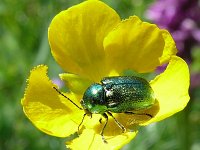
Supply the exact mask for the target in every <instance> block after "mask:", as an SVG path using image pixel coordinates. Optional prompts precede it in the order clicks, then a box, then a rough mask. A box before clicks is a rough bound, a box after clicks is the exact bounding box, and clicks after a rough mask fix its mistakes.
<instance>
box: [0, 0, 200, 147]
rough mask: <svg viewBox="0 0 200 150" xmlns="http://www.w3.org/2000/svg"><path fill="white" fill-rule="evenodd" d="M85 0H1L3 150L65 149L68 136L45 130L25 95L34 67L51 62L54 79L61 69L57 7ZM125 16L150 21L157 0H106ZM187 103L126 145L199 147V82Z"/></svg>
mask: <svg viewBox="0 0 200 150" xmlns="http://www.w3.org/2000/svg"><path fill="white" fill-rule="evenodd" d="M80 2H81V0H56V1H55V0H29V1H27V0H17V1H14V0H1V1H0V150H64V149H65V141H66V140H67V138H64V139H61V138H56V137H52V136H49V135H46V134H44V133H42V132H40V131H39V130H37V129H36V128H35V127H34V126H33V125H32V124H31V122H30V121H29V120H28V119H27V118H26V117H25V115H24V114H23V110H22V107H21V104H20V99H21V98H22V97H23V94H24V89H25V85H26V79H27V77H28V75H29V71H30V70H31V69H32V68H33V67H34V66H36V65H38V64H47V65H48V66H49V76H50V78H57V77H58V73H61V72H62V70H61V69H60V67H59V66H58V65H57V64H56V62H55V61H54V59H53V58H52V55H51V53H50V49H49V44H48V39H47V30H48V25H49V23H50V21H51V19H52V18H53V16H55V15H56V14H57V13H58V12H60V11H61V10H64V9H66V8H68V7H70V6H72V5H74V4H78V3H80ZM104 2H106V3H107V4H108V5H110V6H111V7H112V8H114V9H115V10H116V11H117V12H118V13H119V15H120V16H121V18H127V17H128V16H130V15H133V14H136V15H138V16H139V17H141V18H142V19H143V20H145V19H146V18H145V15H144V13H145V11H146V9H147V8H148V7H149V5H150V4H151V3H153V2H154V1H152V0H115V1H114V0H105V1H104ZM192 58H193V61H192V63H191V64H190V66H191V68H192V69H191V73H193V72H194V73H198V71H199V69H198V68H200V49H199V47H195V49H193V50H192ZM190 96H191V101H190V103H189V105H188V106H187V108H186V109H185V110H184V111H182V112H179V113H177V114H176V115H174V116H173V117H170V118H168V119H166V120H164V121H161V122H159V123H156V124H152V125H149V126H147V127H141V128H140V132H139V134H138V135H137V137H136V138H135V139H134V140H133V141H132V142H131V143H129V144H128V145H126V146H125V147H124V148H123V150H131V149H134V150H160V149H162V150H168V149H171V150H189V149H192V150H199V149H200V99H199V97H200V87H199V85H198V86H196V87H195V88H192V89H191V90H190Z"/></svg>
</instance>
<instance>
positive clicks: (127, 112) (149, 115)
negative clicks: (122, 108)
mask: <svg viewBox="0 0 200 150" xmlns="http://www.w3.org/2000/svg"><path fill="white" fill-rule="evenodd" d="M124 113H125V114H135V115H145V116H148V117H150V118H153V116H152V115H151V114H146V113H141V114H138V113H134V112H131V111H126V112H124Z"/></svg>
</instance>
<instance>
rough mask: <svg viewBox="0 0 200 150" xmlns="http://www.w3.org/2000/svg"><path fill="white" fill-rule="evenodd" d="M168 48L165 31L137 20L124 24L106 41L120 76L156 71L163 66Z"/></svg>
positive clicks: (125, 21) (132, 18)
mask: <svg viewBox="0 0 200 150" xmlns="http://www.w3.org/2000/svg"><path fill="white" fill-rule="evenodd" d="M164 44H165V43H164V39H163V36H162V32H161V30H160V29H159V28H158V27H157V26H156V25H154V24H149V23H146V22H142V21H141V20H140V19H139V18H138V17H136V16H133V17H130V18H129V19H127V20H124V21H122V22H121V23H120V24H119V25H118V26H117V28H115V29H114V30H113V31H111V32H110V33H109V34H108V35H107V36H106V38H105V40H104V48H105V51H106V54H107V58H108V62H109V64H110V66H111V67H112V68H114V69H116V70H118V71H119V72H121V71H123V70H125V69H132V70H134V71H137V72H140V73H141V72H148V71H152V70H153V69H155V68H156V67H157V66H159V64H160V62H159V57H160V56H161V55H162V53H163V49H164Z"/></svg>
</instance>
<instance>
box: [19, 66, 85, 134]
mask: <svg viewBox="0 0 200 150" xmlns="http://www.w3.org/2000/svg"><path fill="white" fill-rule="evenodd" d="M46 73H47V66H43V65H40V66H37V67H36V68H34V69H33V70H32V71H31V74H30V76H29V79H28V86H27V88H26V91H25V95H24V98H23V99H22V106H23V109H24V113H25V114H26V116H27V117H28V118H29V119H30V120H31V121H32V123H33V124H34V125H35V126H36V127H37V128H38V129H40V130H41V131H43V132H45V133H47V134H50V135H53V136H58V137H65V136H69V135H70V134H73V133H74V132H76V131H77V127H78V125H79V123H80V122H81V119H80V118H82V115H83V111H80V110H79V109H78V108H77V107H76V106H74V105H73V104H72V103H71V102H69V101H68V100H67V99H66V98H63V96H61V95H59V94H58V92H56V91H55V89H53V87H55V86H56V85H54V84H52V82H51V81H50V80H49V78H48V77H47V75H46ZM66 96H68V97H69V98H70V99H72V100H74V101H75V102H77V100H76V99H77V98H76V97H75V96H74V95H72V94H68V95H67V94H66Z"/></svg>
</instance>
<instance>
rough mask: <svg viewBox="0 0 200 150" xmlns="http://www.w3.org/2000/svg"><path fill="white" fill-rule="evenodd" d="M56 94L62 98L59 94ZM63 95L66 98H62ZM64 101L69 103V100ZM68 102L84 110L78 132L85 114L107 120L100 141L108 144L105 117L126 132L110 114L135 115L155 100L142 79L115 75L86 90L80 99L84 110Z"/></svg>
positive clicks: (146, 83) (150, 89)
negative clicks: (98, 115)
mask: <svg viewBox="0 0 200 150" xmlns="http://www.w3.org/2000/svg"><path fill="white" fill-rule="evenodd" d="M54 88H55V87H54ZM55 89H56V88H55ZM56 90H57V89H56ZM57 91H58V90H57ZM58 92H59V91H58ZM59 93H60V94H61V95H63V94H62V93H61V92H59ZM63 96H64V97H66V96H65V95H63ZM66 98H67V97H66ZM67 99H68V100H70V99H69V98H67ZM70 101H71V102H72V103H73V104H74V105H76V106H77V107H78V108H79V109H83V110H84V111H85V114H84V116H83V119H82V121H81V123H80V124H79V126H78V130H79V127H80V126H81V124H82V123H83V120H84V117H85V116H86V115H89V116H91V117H92V114H101V115H102V116H103V117H104V118H105V119H106V122H105V124H104V126H103V129H102V131H101V133H100V135H101V136H102V139H103V141H104V142H105V143H107V141H106V140H105V138H104V135H103V132H104V129H105V127H106V125H107V123H108V115H110V116H111V117H112V118H113V119H114V121H115V122H116V124H117V125H118V126H119V127H120V128H121V129H122V131H123V132H125V130H126V129H125V127H124V126H123V125H122V124H121V123H119V121H117V120H116V118H114V116H113V115H112V113H127V114H138V113H136V112H137V111H139V110H146V109H148V108H150V107H152V106H153V105H154V104H155V97H154V92H153V90H152V88H151V86H150V85H149V82H148V81H146V80H145V79H143V78H140V77H136V76H116V77H105V78H104V79H102V80H101V84H99V83H94V84H92V85H91V86H90V87H88V88H87V89H86V91H85V93H84V95H83V98H82V100H81V105H82V107H83V108H80V107H79V106H78V105H77V104H75V103H74V102H73V101H72V100H70ZM132 111H134V112H132ZM138 115H147V116H149V117H151V118H152V115H150V114H138ZM100 122H101V119H100Z"/></svg>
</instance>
